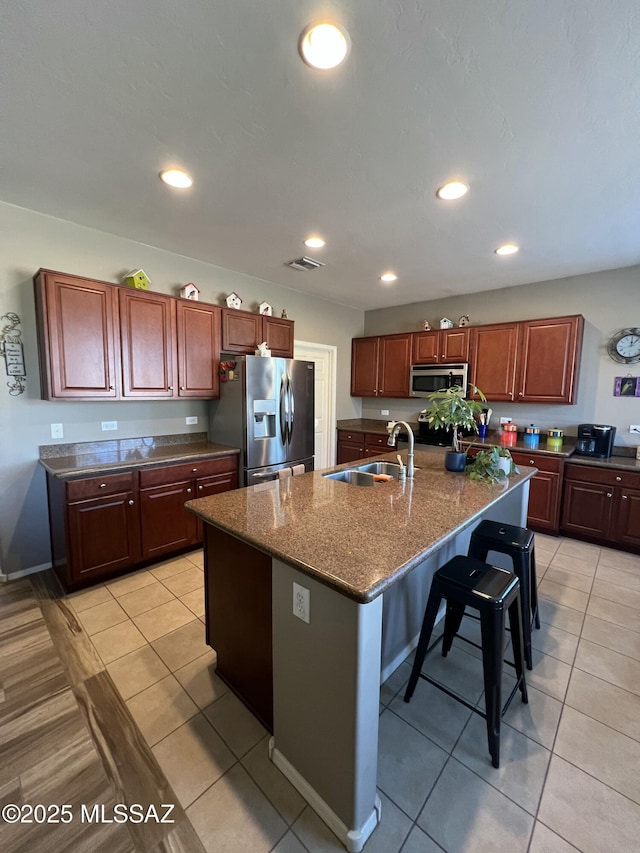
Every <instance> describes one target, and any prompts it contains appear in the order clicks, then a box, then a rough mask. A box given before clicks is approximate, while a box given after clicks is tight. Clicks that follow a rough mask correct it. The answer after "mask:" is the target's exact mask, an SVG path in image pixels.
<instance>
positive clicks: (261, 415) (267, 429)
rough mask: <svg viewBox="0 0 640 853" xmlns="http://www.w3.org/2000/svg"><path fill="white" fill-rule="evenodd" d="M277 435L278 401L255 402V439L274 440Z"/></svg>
mask: <svg viewBox="0 0 640 853" xmlns="http://www.w3.org/2000/svg"><path fill="white" fill-rule="evenodd" d="M275 434H276V401H275V400H254V401H253V438H254V439H257V438H274V437H275Z"/></svg>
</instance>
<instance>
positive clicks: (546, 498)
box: [511, 452, 564, 533]
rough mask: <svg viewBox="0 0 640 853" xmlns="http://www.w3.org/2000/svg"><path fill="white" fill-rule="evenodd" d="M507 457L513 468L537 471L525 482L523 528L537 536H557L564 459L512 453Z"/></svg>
mask: <svg viewBox="0 0 640 853" xmlns="http://www.w3.org/2000/svg"><path fill="white" fill-rule="evenodd" d="M511 456H512V457H513V461H514V462H515V464H516V465H526V466H528V467H531V468H537V469H538V473H537V474H536V475H535V477H534V478H533V479H532V480H530V481H529V511H528V514H527V526H528V527H530V528H531V529H532V530H537V531H539V532H540V533H558V530H559V528H560V499H561V496H562V475H563V469H564V458H563V457H559V456H546V455H544V454H542V453H537V454H533V453H520V452H512V453H511Z"/></svg>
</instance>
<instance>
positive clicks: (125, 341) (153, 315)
mask: <svg viewBox="0 0 640 853" xmlns="http://www.w3.org/2000/svg"><path fill="white" fill-rule="evenodd" d="M118 299H119V304H120V330H121V339H122V340H121V343H122V393H123V396H125V397H155V398H162V397H174V396H177V391H176V389H175V388H174V383H175V372H176V367H175V360H176V347H175V338H176V328H175V325H176V323H175V300H174V299H172V298H171V297H170V296H163V295H162V294H160V293H145V292H142V291H134V290H128V289H127V288H124V287H122V288H119V293H118Z"/></svg>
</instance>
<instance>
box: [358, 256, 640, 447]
mask: <svg viewBox="0 0 640 853" xmlns="http://www.w3.org/2000/svg"><path fill="white" fill-rule="evenodd" d="M462 314H469V316H470V318H471V323H472V324H481V323H497V322H500V321H504V320H527V319H535V318H537V317H556V316H563V315H565V314H583V315H584V318H585V328H584V338H583V343H582V358H581V363H580V376H579V381H578V395H577V402H576V403H575V405H572V406H557V405H540V404H538V405H534V404H525V403H522V404H520V403H495V404H492V408H493V411H494V417H495V418H497V419H499V417H500V416H509V417H512V418H513V420H514V421H515V422H516V423H518V424H521V425H524V424H529V423H536V424H539V425H540V426H542V427H544V428H548V427H552V426H556V427H560V428H561V429H564V430H565V432H566V433H567V434H568V435H575V434H576V426H577V424H579V423H589V422H594V423H605V424H613V425H614V426H615V427H616V428H617V434H616V442H615V443H616V444H618V445H630V446H631V445H633V446H635V445H637V444H638V443H640V442H639V439H638V437H637V436H634V435H631V434H630V433H629V425H630V424H632V423H633V424H638V423H640V398H639V397H636V398H631V397H614V396H613V386H614V378H615V377H616V376H626V375H627V374H628V373H630V374H632V375H633V376H640V364H635V365H623V364H617V363H616V362H614V361H612V360H611V358H609V356H608V355H607V353H606V345H607V341H608V340H609V338H610V336H611V335H612V334H613V333H614V332H615V331H617V330H618V329H621V328H624V327H627V326H640V266H636V267H626V268H624V269H618V270H606V271H604V272H598V273H591V274H589V275H581V276H574V277H572V278H564V279H557V280H554V281H547V282H538V283H535V284H527V285H522V286H520V287H509V288H505V289H502V290H490V291H486V292H484V293H474V294H470V295H467V296H457V297H451V298H448V299H439V300H433V301H428V300H425V301H424V302H420V303H415V304H412V305H400V306H398V307H396V308H392V309H386V310H380V311H368V312H367V313H366V315H365V329H366V334H367V335H378V334H392V333H394V332H401V331H405V330H407V329H410V330H415V331H418V330H420V329H421V328H422V320H424V319H426V320H429V322H430V323H431V327H432V328H434V329H437V328H438V327H439V326H438V324H439V320H440V318H441V317H448V318H449V319H451V320H453V321H454V322H455V323H457V321H458V318H459V317H460V316H461V315H462ZM425 403H426V401H424V402H422V403H420V402H419V401H411V400H391V399H386V400H380V399H378V400H371V399H366V400H363V406H362V415H363V417H371V418H377V419H380V420H387V418H386V416H383V415H381V414H380V410H381V409H389V410H390V412H391V415H390V417H395V418H396V419H403V420H407V419H409V420H415V419H416V417H417V415H418V412H419V411H420V409H421V408H422V407H423V406H424V405H425ZM494 422H495V421H494ZM494 422H492V425H493V423H494ZM498 423H499V420H498Z"/></svg>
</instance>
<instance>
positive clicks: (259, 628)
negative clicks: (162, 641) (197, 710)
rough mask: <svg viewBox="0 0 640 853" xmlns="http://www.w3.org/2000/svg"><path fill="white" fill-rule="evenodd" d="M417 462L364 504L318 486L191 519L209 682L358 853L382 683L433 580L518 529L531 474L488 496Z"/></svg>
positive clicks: (230, 498)
mask: <svg viewBox="0 0 640 853" xmlns="http://www.w3.org/2000/svg"><path fill="white" fill-rule="evenodd" d="M404 456H405V458H406V453H405V454H404ZM381 458H383V459H388V460H389V461H395V454H387V455H386V456H382V457H381ZM367 461H370V460H367ZM415 462H416V466H417V467H418V470H417V471H416V474H415V479H414V480H407V481H406V482H401V481H398V480H392V481H390V482H385V483H378V484H376V485H375V486H373V487H369V488H367V487H359V486H355V485H351V484H349V483H345V482H340V481H336V480H333V479H329V478H327V477H325V476H323V474H326V473H327V472H326V471H325V472H313V473H309V474H304V475H300V476H296V477H289V478H287V479H281V480H276V481H272V482H269V483H263V484H260V485H256V486H251V487H249V488H246V489H240V490H236V491H233V492H229V493H226V494H223V495H214V496H211V497H208V498H201V499H198V500H194V501H190V502H188V503H187V507H188V508H189V509H190V510H191V511H192V512H194V513H195V514H196V515H197V516H199V517H200V518H201V519H202V520H203V521H204V522H206V524H205V572H206V581H205V583H206V586H205V605H206V623H207V639H208V642H209V644H210V645H212V646H213V648H215V649H216V651H217V653H218V673H219V675H220V676H221V677H222V678H224V679H225V681H227V683H228V684H229V686H230V687H232V689H234V691H235V692H236V693H237V695H239V696H240V698H242V699H243V701H244V702H245V703H246V704H247V705H248V707H250V708H251V709H252V710H253V711H254V713H256V714H257V716H258V717H259V718H260V719H261V720H262V721H263V723H264V724H265V725H266V726H267V728H269V729H270V730H271V731H272V732H273V738H272V749H271V756H272V760H273V761H274V763H275V764H276V765H277V766H278V767H279V768H280V769H281V770H282V772H283V773H284V774H285V776H287V778H288V779H289V780H290V781H291V782H292V783H293V784H294V786H295V787H296V788H297V789H298V790H299V791H300V793H301V794H302V795H303V796H304V797H305V799H306V800H307V801H308V802H309V803H310V805H311V806H312V807H313V808H314V809H315V810H316V812H317V813H318V814H319V815H320V817H321V818H322V819H323V820H324V821H325V822H326V823H327V824H328V825H329V826H330V827H331V829H332V830H333V831H334V832H335V833H336V835H338V837H339V838H340V839H341V840H342V841H343V843H344V844H345V846H346V847H347V849H349V850H350V851H355V853H357V851H359V850H361V849H362V847H363V845H364V843H365V842H366V840H367V838H368V837H369V835H370V834H371V832H372V831H373V830H374V829H375V827H376V825H377V823H378V821H379V820H380V801H379V798H378V796H377V793H376V776H377V750H378V713H379V691H380V683H381V681H382V680H385V679H386V678H387V677H388V676H389V675H390V673H391V672H392V671H393V670H394V669H395V668H396V667H397V666H399V665H400V663H401V662H402V661H403V660H404V659H405V658H406V656H407V655H408V654H409V653H410V651H411V649H412V648H413V647H414V646H415V644H416V642H417V635H418V633H419V629H420V624H421V621H422V615H423V611H424V606H425V603H426V599H427V595H428V591H429V586H430V583H431V578H432V576H433V573H434V571H435V570H436V569H437V568H438V567H439V566H441V565H442V564H443V563H445V562H446V561H447V560H449V559H450V558H451V557H452V556H454V555H455V554H459V553H466V550H467V546H468V541H469V537H470V535H471V531H472V530H473V528H474V527H475V526H476V524H477V523H478V522H479V521H480V520H482V519H484V518H490V519H493V520H497V521H504V522H507V523H511V524H519V525H523V524H524V523H525V519H526V514H527V502H528V494H529V480H530V478H531V477H532V476H533V475H534V474H535V469H532V468H523V469H521V471H520V474H518V475H516V476H514V477H511V478H510V480H509V481H508V482H504V483H498V484H493V485H491V484H487V483H479V482H474V481H472V480H470V479H469V478H468V477H465V476H464V475H460V474H451V473H449V472H447V471H445V470H444V467H443V460H442V457H441V456H440V455H439V454H434V453H429V452H420V451H417V452H416V454H415ZM344 467H350V466H339V467H338V468H336V469H331V470H339V469H340V468H344ZM305 597H307V598H308V603H307V604H305ZM294 610H297V611H298V614H299V615H298V616H296V615H294ZM300 616H302V617H304V618H300ZM305 618H308V621H304V619H305Z"/></svg>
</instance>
